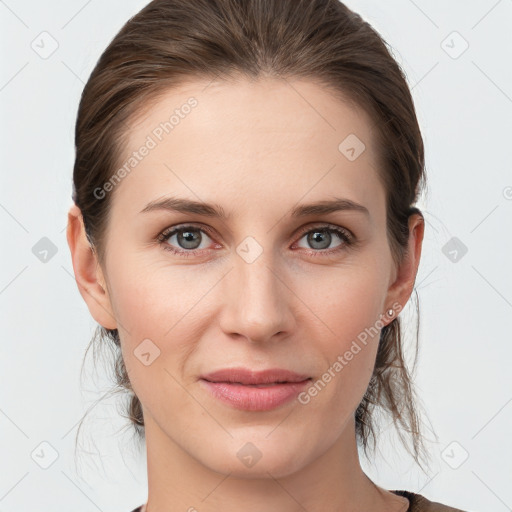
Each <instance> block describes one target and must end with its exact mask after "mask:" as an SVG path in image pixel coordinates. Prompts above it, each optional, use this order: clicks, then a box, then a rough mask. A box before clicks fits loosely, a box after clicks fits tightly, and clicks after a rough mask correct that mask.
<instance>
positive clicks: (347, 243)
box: [156, 224, 356, 258]
mask: <svg viewBox="0 0 512 512" xmlns="http://www.w3.org/2000/svg"><path fill="white" fill-rule="evenodd" d="M187 230H190V231H202V232H204V233H206V234H207V235H209V236H210V238H211V237H213V230H211V229H209V228H207V227H206V226H203V227H201V228H199V227H198V226H195V225H191V224H183V225H180V226H177V227H172V228H166V229H165V230H164V231H162V232H160V233H159V234H158V236H157V237H156V240H157V241H158V243H159V244H160V245H162V247H163V249H164V250H166V251H170V252H171V253H172V254H177V255H180V256H183V257H185V258H191V257H193V256H195V255H196V254H197V252H198V251H199V252H201V251H204V250H207V249H190V250H177V249H175V248H174V247H172V246H171V245H169V244H168V243H166V242H167V241H168V239H169V238H170V237H171V236H173V235H175V234H176V233H178V232H180V231H187ZM315 231H330V232H333V233H336V234H337V235H338V236H339V237H340V238H341V240H342V241H343V243H342V244H341V245H339V246H337V247H334V248H333V249H320V250H313V249H311V250H310V251H309V252H310V254H311V255H312V256H313V257H318V256H323V257H326V256H331V255H333V254H335V253H338V252H339V251H342V250H343V249H344V248H349V247H351V246H354V245H355V244H356V238H355V236H354V235H353V234H352V233H351V232H350V231H348V230H347V229H344V228H340V227H339V226H335V225H332V224H322V225H318V226H314V227H312V228H311V227H306V228H304V229H303V230H301V231H300V233H299V235H298V236H299V240H300V239H301V238H302V237H303V236H304V235H306V234H308V233H311V232H315Z"/></svg>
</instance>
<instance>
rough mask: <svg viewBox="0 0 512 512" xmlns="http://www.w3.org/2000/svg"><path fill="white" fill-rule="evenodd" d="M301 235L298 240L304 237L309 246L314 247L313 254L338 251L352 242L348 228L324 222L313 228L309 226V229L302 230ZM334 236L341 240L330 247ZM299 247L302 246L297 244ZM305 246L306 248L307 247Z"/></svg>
mask: <svg viewBox="0 0 512 512" xmlns="http://www.w3.org/2000/svg"><path fill="white" fill-rule="evenodd" d="M306 229H307V228H306ZM333 233H334V237H333ZM302 235H303V236H302V237H301V239H300V240H302V239H305V240H306V243H307V244H308V245H309V247H310V248H313V249H314V251H312V252H313V254H314V256H321V255H322V254H323V255H325V254H326V253H327V254H331V253H333V252H338V251H340V250H343V249H344V248H345V247H348V246H351V245H352V244H353V243H354V236H353V235H352V234H351V233H350V232H349V231H348V230H346V229H344V228H341V227H338V226H331V225H325V224H324V225H322V226H318V227H316V228H313V229H311V228H310V229H309V230H306V231H302ZM336 238H337V239H338V240H341V241H340V242H339V243H338V244H337V245H335V246H334V247H332V246H331V244H332V243H333V242H336ZM300 240H299V243H300ZM299 247H303V246H300V245H299ZM305 248H306V249H307V248H308V247H305Z"/></svg>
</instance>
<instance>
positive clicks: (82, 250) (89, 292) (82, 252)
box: [66, 204, 117, 329]
mask: <svg viewBox="0 0 512 512" xmlns="http://www.w3.org/2000/svg"><path fill="white" fill-rule="evenodd" d="M66 237H67V240H68V245H69V249H70V250H71V259H72V261H73V270H74V271H75V280H76V284H77V286H78V290H79V291H80V294H81V295H82V298H83V299H84V300H85V302H86V303H87V307H88V308H89V311H90V313H91V315H92V316H93V318H94V319H95V320H96V322H98V323H99V324H100V325H102V326H103V327H105V328H106V329H117V323H116V320H115V318H114V314H113V310H112V305H111V302H110V297H109V294H108V290H107V286H106V284H105V279H104V277H103V273H102V271H101V267H100V265H99V262H98V259H97V256H96V253H95V252H94V251H93V249H92V247H91V245H90V243H89V240H88V239H87V236H86V233H85V226H84V222H83V217H82V213H81V211H80V208H78V206H76V204H73V206H72V207H71V208H70V209H69V212H68V226H67V232H66Z"/></svg>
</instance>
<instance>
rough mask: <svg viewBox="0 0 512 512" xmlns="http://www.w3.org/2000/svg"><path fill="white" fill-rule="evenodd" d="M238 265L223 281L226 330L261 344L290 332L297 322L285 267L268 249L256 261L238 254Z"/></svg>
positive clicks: (223, 324) (221, 319)
mask: <svg viewBox="0 0 512 512" xmlns="http://www.w3.org/2000/svg"><path fill="white" fill-rule="evenodd" d="M234 265H235V267H234V268H233V269H232V271H231V272H229V275H228V276H227V277H226V279H224V280H223V283H224V284H223V287H224V289H223V297H225V298H226V300H225V302H224V304H223V308H222V312H221V314H220V326H221V328H222V330H223V332H225V333H226V334H227V335H229V336H239V337H243V338H246V339H247V340H249V341H252V342H257V343H261V342H267V341H271V340H274V339H275V340H277V339H282V338H283V337H285V336H286V335H289V334H290V333H291V332H292V329H293V326H294V321H295V320H294V316H293V311H292V310H291V307H292V301H293V293H292V291H291V289H290V287H289V284H288V283H286V276H285V275H284V271H283V269H282V268H281V267H276V265H275V261H274V262H273V261H272V257H271V255H270V254H268V255H267V253H266V252H265V251H264V252H263V253H262V254H261V255H260V256H259V257H258V258H257V259H256V261H253V262H252V263H248V262H246V261H245V260H244V259H243V258H241V257H239V256H238V255H235V257H234Z"/></svg>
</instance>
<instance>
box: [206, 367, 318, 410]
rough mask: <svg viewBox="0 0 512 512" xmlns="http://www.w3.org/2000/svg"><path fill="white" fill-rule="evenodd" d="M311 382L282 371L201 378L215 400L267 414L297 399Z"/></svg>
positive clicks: (238, 372)
mask: <svg viewBox="0 0 512 512" xmlns="http://www.w3.org/2000/svg"><path fill="white" fill-rule="evenodd" d="M310 381H311V377H309V376H308V375H302V374H298V373H295V372H292V371H290V370H284V369H281V368H271V369H268V370H262V371H253V370H250V369H247V368H226V369H223V370H217V371H215V372H211V373H208V374H207V375H203V376H201V378H200V382H201V383H202V384H203V386H204V387H205V388H206V389H207V390H208V391H209V392H210V393H211V394H212V395H213V396H214V397H215V398H217V399H219V400H220V401H222V402H224V403H226V404H228V405H230V406H232V407H235V408H236V409H243V410H246V411H268V410H271V409H274V408H276V407H279V406H280V405H283V404H285V403H287V402H289V401H290V400H292V399H293V398H295V397H296V396H297V394H298V393H300V391H301V390H302V389H304V387H305V386H306V385H307V384H308V383H309V382H310ZM256 386H259V387H256Z"/></svg>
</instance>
